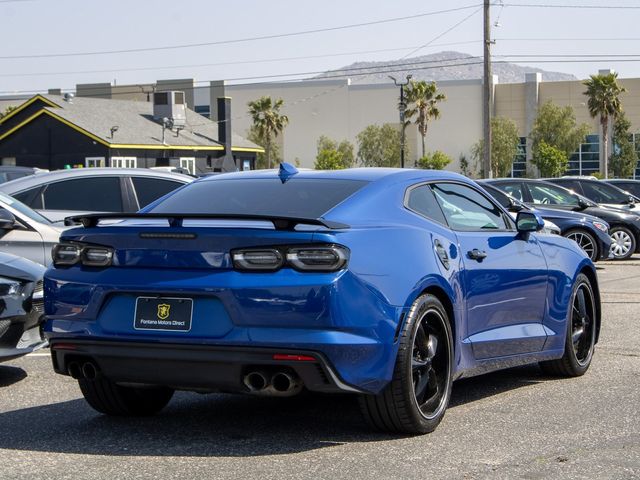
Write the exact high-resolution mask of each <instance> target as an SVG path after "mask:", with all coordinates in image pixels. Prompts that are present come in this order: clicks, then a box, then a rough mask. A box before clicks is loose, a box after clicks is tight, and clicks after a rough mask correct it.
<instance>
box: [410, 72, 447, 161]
mask: <svg viewBox="0 0 640 480" xmlns="http://www.w3.org/2000/svg"><path fill="white" fill-rule="evenodd" d="M405 95H406V102H407V104H408V105H411V107H410V108H407V110H406V111H405V114H404V115H405V118H406V119H408V120H407V121H408V122H410V121H411V118H412V117H414V116H416V115H417V117H416V119H415V121H414V123H415V124H416V125H417V126H418V132H420V135H421V136H422V156H423V157H424V156H425V155H426V151H425V145H424V137H426V136H427V129H428V128H429V121H430V120H431V119H438V118H440V109H439V108H438V102H443V101H445V100H446V99H447V97H446V95H445V94H444V93H441V92H439V91H438V87H436V82H430V83H427V82H425V81H424V80H419V81H415V80H410V81H409V85H408V86H407V90H406V92H405Z"/></svg>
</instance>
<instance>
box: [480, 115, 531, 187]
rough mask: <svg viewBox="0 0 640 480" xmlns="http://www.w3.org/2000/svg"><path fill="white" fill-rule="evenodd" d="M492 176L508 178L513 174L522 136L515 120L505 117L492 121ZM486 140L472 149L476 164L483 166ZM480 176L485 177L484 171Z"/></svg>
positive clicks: (495, 118)
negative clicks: (512, 169) (513, 166)
mask: <svg viewBox="0 0 640 480" xmlns="http://www.w3.org/2000/svg"><path fill="white" fill-rule="evenodd" d="M491 132H492V134H491V135H492V138H491V174H492V176H494V177H506V176H508V175H509V174H510V173H511V167H512V165H513V161H514V160H515V158H516V154H517V153H518V146H519V145H520V136H519V135H518V127H517V126H516V124H515V122H514V121H513V120H510V119H508V118H504V117H494V118H492V119H491ZM483 151H484V140H479V141H478V142H477V143H475V144H474V145H473V146H472V147H471V156H472V157H473V158H474V160H475V163H476V164H480V165H482V156H483ZM480 175H481V176H482V177H485V176H486V174H485V172H484V171H482V170H481V171H480Z"/></svg>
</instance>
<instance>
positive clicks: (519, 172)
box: [511, 137, 527, 178]
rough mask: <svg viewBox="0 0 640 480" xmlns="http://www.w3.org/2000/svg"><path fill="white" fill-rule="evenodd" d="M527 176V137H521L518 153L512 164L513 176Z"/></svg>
mask: <svg viewBox="0 0 640 480" xmlns="http://www.w3.org/2000/svg"><path fill="white" fill-rule="evenodd" d="M526 176H527V137H520V144H519V145H518V153H516V157H515V159H514V160H513V165H512V166H511V177H513V178H522V177H526Z"/></svg>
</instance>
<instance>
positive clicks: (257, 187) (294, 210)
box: [149, 178, 368, 218]
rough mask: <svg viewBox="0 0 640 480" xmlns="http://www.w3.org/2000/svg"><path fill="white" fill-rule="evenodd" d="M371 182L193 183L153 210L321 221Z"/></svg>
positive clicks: (256, 180) (275, 180)
mask: <svg viewBox="0 0 640 480" xmlns="http://www.w3.org/2000/svg"><path fill="white" fill-rule="evenodd" d="M367 183H368V182H365V181H356V180H336V179H309V178H298V179H296V178H293V179H290V180H289V181H287V182H285V183H282V181H281V180H280V179H279V178H243V179H235V180H205V181H200V182H195V183H192V184H190V185H188V186H186V187H184V188H183V189H181V190H178V191H177V192H176V193H175V194H173V195H171V196H170V197H168V198H167V199H165V200H163V201H162V202H160V203H159V204H158V205H156V206H155V207H154V208H152V209H151V210H149V212H152V213H182V214H223V215H260V216H263V215H264V216H274V217H293V218H319V217H321V216H322V215H324V214H325V213H326V212H327V211H329V210H331V209H332V208H333V207H335V206H336V205H338V204H339V203H340V202H342V201H343V200H345V199H346V198H347V197H349V196H351V195H352V194H354V193H355V192H356V191H358V190H359V189H361V188H362V187H363V186H365V185H366V184H367Z"/></svg>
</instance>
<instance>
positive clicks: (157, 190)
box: [131, 177, 184, 208]
mask: <svg viewBox="0 0 640 480" xmlns="http://www.w3.org/2000/svg"><path fill="white" fill-rule="evenodd" d="M131 181H132V182H133V187H134V188H135V190H136V197H138V205H139V206H140V208H143V207H146V206H147V205H149V204H150V203H151V202H155V201H156V200H157V199H159V198H160V197H164V196H165V195H166V194H167V193H169V192H172V191H174V190H175V189H176V188H178V187H181V186H182V185H184V184H183V183H180V182H174V181H172V180H160V179H158V178H147V177H132V178H131Z"/></svg>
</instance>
